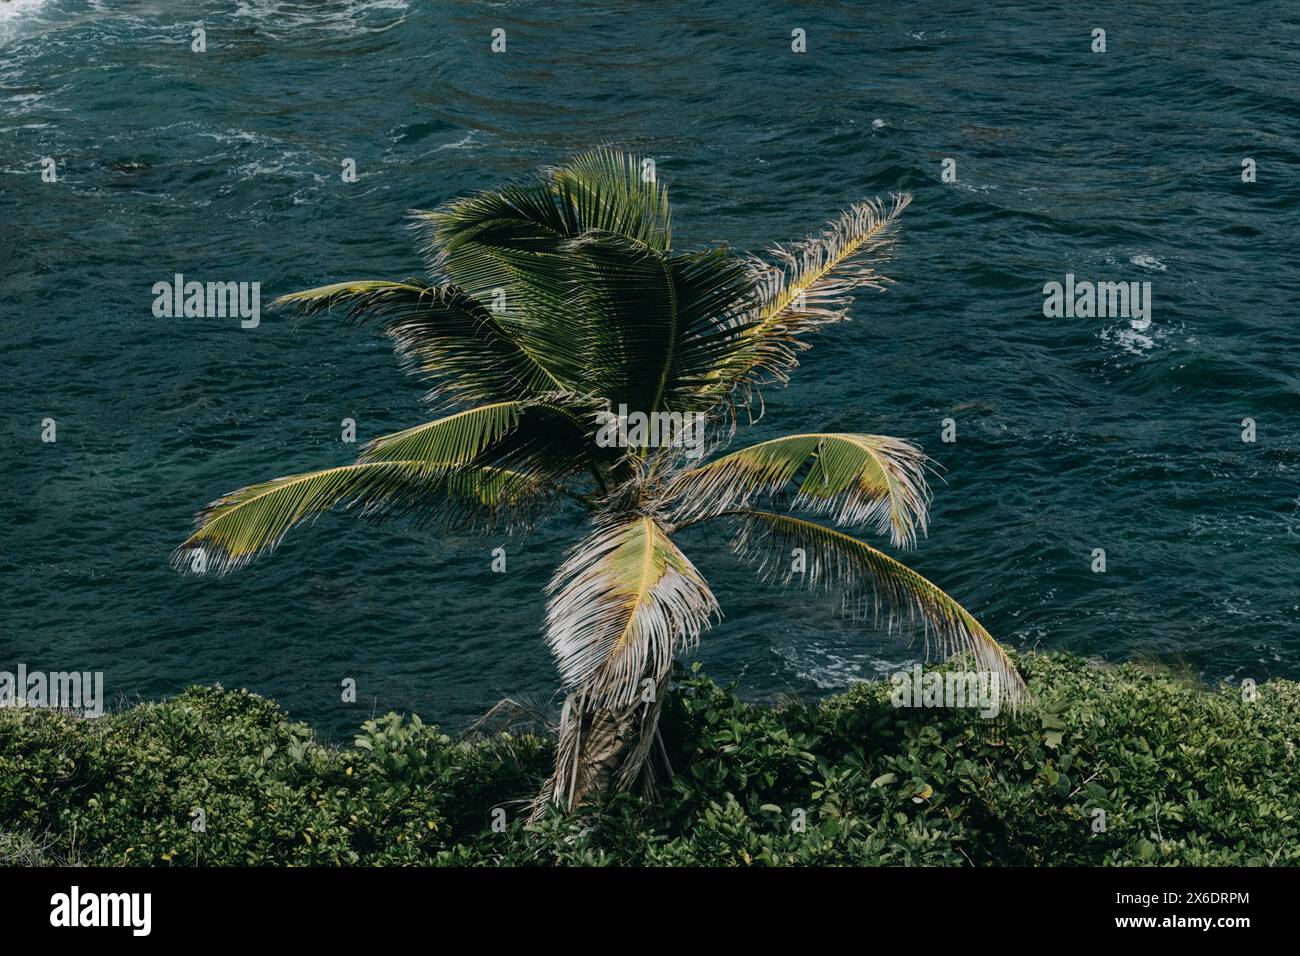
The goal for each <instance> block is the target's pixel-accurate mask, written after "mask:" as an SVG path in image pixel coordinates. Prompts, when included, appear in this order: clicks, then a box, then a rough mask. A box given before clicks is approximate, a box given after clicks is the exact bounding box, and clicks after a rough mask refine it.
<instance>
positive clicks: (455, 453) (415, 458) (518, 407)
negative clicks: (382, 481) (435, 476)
mask: <svg viewBox="0 0 1300 956" xmlns="http://www.w3.org/2000/svg"><path fill="white" fill-rule="evenodd" d="M525 407H526V406H525V404H524V403H523V402H495V403H493V404H491V405H480V406H478V407H476V408H470V409H466V410H465V411H463V412H457V413H456V414H454V415H448V416H447V417H446V418H439V419H437V420H435V421H431V422H425V423H424V424H422V425H415V426H413V427H411V428H405V429H403V430H402V431H400V432H394V433H393V434H391V435H381V436H380V437H379V438H376V439H374V440H373V441H371V442H369V443H368V444H366V445H365V446H364V447H363V448H362V449H361V454H360V455H359V456H358V460H359V461H363V462H368V461H408V462H414V463H416V464H417V465H418V466H419V467H420V468H421V469H436V468H449V467H454V466H456V465H464V464H467V463H469V462H471V461H473V460H474V459H476V458H477V457H478V456H479V455H481V454H482V453H483V452H484V451H485V450H486V449H488V448H490V447H491V446H492V445H495V444H496V443H497V442H499V441H500V440H501V439H502V438H504V437H505V436H506V435H508V434H509V433H510V432H511V431H513V430H514V429H515V428H516V427H517V426H518V425H519V416H520V413H521V412H522V411H523V409H524V408H525Z"/></svg>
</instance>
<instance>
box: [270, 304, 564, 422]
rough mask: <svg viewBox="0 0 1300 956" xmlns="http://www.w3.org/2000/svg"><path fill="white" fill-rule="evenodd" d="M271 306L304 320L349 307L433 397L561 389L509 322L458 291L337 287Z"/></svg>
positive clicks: (489, 397) (479, 397) (493, 396)
mask: <svg viewBox="0 0 1300 956" xmlns="http://www.w3.org/2000/svg"><path fill="white" fill-rule="evenodd" d="M272 304H273V305H277V306H280V305H287V306H293V307H295V308H297V309H298V310H299V311H300V312H301V313H302V314H303V315H305V316H312V315H317V314H319V313H321V312H324V311H326V310H329V309H332V308H335V307H344V308H346V309H347V317H348V320H349V321H352V322H377V323H379V324H380V325H382V326H383V328H384V331H385V332H386V333H387V334H388V336H389V337H390V338H391V339H392V340H393V345H394V348H395V350H396V352H397V354H398V356H399V357H400V358H401V359H402V360H403V363H404V365H405V366H406V368H407V369H408V370H409V371H413V372H416V373H417V374H419V375H421V376H422V377H424V378H426V379H428V380H430V381H432V382H433V383H434V388H433V390H432V391H431V392H430V397H431V398H436V397H440V396H444V395H445V396H447V397H450V398H454V399H457V400H460V401H467V402H468V401H473V402H482V401H494V400H500V399H505V398H516V399H522V398H527V397H532V396H537V395H541V394H546V393H548V392H552V391H555V390H557V389H560V390H562V389H563V388H564V386H563V384H562V383H561V382H560V381H559V380H558V379H557V378H556V376H555V375H554V374H553V372H552V371H551V370H550V369H548V368H547V367H546V366H545V365H544V364H543V363H542V362H540V361H539V360H538V359H537V358H536V357H535V356H533V355H531V354H529V352H528V351H527V349H526V347H525V344H524V343H523V342H521V341H520V338H519V336H517V335H516V334H514V333H513V330H512V329H511V328H509V326H508V325H507V324H506V323H504V322H503V321H501V320H500V318H499V317H498V316H497V315H496V314H495V313H493V312H492V311H491V310H490V309H489V308H487V307H485V306H484V305H483V304H482V303H481V302H479V300H477V299H475V298H474V297H473V296H472V295H471V294H469V293H468V292H466V291H465V290H464V289H461V288H459V287H457V286H454V285H439V286H429V285H424V284H423V283H420V282H416V281H413V280H409V281H406V282H389V281H382V280H360V281H353V282H335V283H332V284H331V285H325V286H320V287H319V288H315V289H307V290H305V291H302V292H294V293H290V294H289V295H283V296H280V297H279V298H278V299H276V300H275V301H274V302H273V303H272Z"/></svg>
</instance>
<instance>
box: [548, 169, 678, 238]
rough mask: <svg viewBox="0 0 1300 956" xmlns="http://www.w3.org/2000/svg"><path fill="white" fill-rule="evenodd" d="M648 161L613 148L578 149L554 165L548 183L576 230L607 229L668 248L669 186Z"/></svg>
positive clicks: (670, 225) (669, 220)
mask: <svg viewBox="0 0 1300 956" xmlns="http://www.w3.org/2000/svg"><path fill="white" fill-rule="evenodd" d="M653 170H654V166H653V165H652V161H651V160H648V159H644V158H641V157H637V156H631V155H628V154H625V153H620V152H616V151H614V150H612V149H606V148H603V147H602V148H600V149H593V150H590V151H589V152H586V153H583V154H582V155H581V156H579V157H578V158H577V159H575V160H573V161H572V162H570V163H568V164H567V165H565V166H561V167H560V168H558V169H556V170H553V171H552V173H551V182H552V183H553V186H554V189H555V191H556V193H557V195H558V197H559V199H560V201H561V203H563V204H564V205H565V206H567V207H568V208H569V209H571V210H572V212H573V215H574V218H575V219H576V220H577V222H578V223H580V227H579V228H580V231H581V232H584V233H585V232H608V233H613V234H615V235H619V236H623V237H624V238H626V239H630V240H632V241H634V242H637V243H638V244H640V245H643V246H645V247H646V248H647V249H652V250H654V251H656V252H667V251H668V250H669V249H670V248H671V247H672V209H671V207H670V206H669V205H668V190H667V189H666V188H665V187H664V186H663V185H662V183H660V181H659V178H658V176H657V174H655V173H654V171H653Z"/></svg>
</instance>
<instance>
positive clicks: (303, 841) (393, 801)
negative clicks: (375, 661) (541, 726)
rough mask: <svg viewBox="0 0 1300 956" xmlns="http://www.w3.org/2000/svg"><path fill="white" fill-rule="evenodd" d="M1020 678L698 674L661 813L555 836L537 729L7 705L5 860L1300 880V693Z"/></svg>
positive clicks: (257, 701)
mask: <svg viewBox="0 0 1300 956" xmlns="http://www.w3.org/2000/svg"><path fill="white" fill-rule="evenodd" d="M1018 663H1019V664H1020V666H1021V669H1022V672H1023V673H1024V675H1025V677H1026V679H1027V680H1028V682H1029V685H1030V688H1031V690H1032V691H1033V693H1034V695H1035V702H1034V704H1033V705H1032V706H1031V707H1030V708H1029V709H1028V710H1027V711H1026V712H1024V713H1022V714H1021V715H1019V716H1017V717H1011V716H1008V715H1003V716H1001V717H999V718H997V719H995V720H985V719H982V718H980V717H978V716H977V715H976V714H974V713H973V712H970V711H954V710H943V709H920V708H917V709H897V708H895V707H894V706H892V704H891V703H890V699H889V691H890V688H889V685H888V684H886V683H883V682H875V683H867V684H860V685H858V686H856V687H854V688H853V689H852V690H850V691H848V692H847V693H845V694H842V695H840V696H837V697H833V698H830V699H828V700H826V701H823V702H822V703H820V704H816V705H804V704H792V705H788V706H785V707H782V708H779V709H774V708H770V707H764V706H758V705H750V704H745V703H743V702H741V701H740V700H739V699H737V697H736V696H735V694H734V693H733V692H732V690H730V689H724V688H721V687H719V686H718V685H716V684H714V683H713V682H711V681H709V680H708V679H707V678H705V677H702V676H700V675H699V674H698V672H692V673H690V674H681V675H679V679H678V682H677V685H676V687H675V689H674V693H673V695H672V697H671V699H670V701H669V703H668V705H667V706H666V708H665V716H664V721H663V730H664V734H665V740H666V747H667V752H668V758H669V760H670V761H671V763H672V765H673V766H674V768H675V769H676V775H675V776H674V778H673V779H672V781H671V782H670V783H667V784H666V785H665V786H664V787H663V788H662V790H661V792H660V794H659V797H658V799H657V801H646V800H643V799H641V798H639V797H634V796H630V795H620V796H617V797H614V798H611V799H609V800H608V801H607V802H606V803H605V804H604V805H602V806H600V807H599V808H589V809H587V810H585V811H584V812H582V813H580V814H576V815H574V816H571V817H565V816H562V815H560V814H558V813H552V814H550V815H548V816H547V817H546V818H545V819H543V820H541V821H539V822H538V823H536V824H533V825H528V824H526V822H525V820H526V816H527V813H526V809H527V807H526V803H525V801H526V799H527V798H528V797H529V796H530V795H531V794H532V793H533V792H535V790H536V788H537V787H538V786H539V785H540V783H541V781H542V780H543V779H544V778H545V776H546V773H547V771H548V769H549V766H550V760H551V756H552V754H551V743H550V741H549V740H546V739H543V738H541V737H538V736H531V735H510V734H496V735H493V736H490V737H487V738H484V739H480V740H475V741H470V742H461V743H453V742H452V741H451V740H450V739H449V738H448V737H447V736H445V735H443V734H440V733H438V731H437V729H436V728H434V727H430V726H427V725H425V724H423V723H422V722H421V721H420V720H419V718H418V717H413V718H409V719H407V718H403V717H401V716H398V715H395V714H389V715H387V716H386V717H383V718H380V719H378V720H371V721H367V722H366V723H365V724H364V725H363V726H362V728H361V732H360V733H359V734H358V736H357V737H356V739H355V741H354V743H353V744H352V745H351V746H345V747H337V746H328V745H325V744H322V743H320V742H318V741H317V740H316V739H315V737H314V735H313V734H312V732H311V731H310V729H309V728H308V727H306V726H305V725H303V724H300V723H294V722H292V721H290V720H288V719H287V718H286V716H285V715H284V713H283V711H282V710H281V709H280V708H279V707H277V706H276V705H275V704H274V703H272V702H270V701H268V700H265V699H264V698H261V697H258V696H257V695H255V694H251V693H249V692H247V691H225V690H221V689H219V688H193V689H191V690H188V691H186V692H185V693H183V694H181V695H179V696H178V697H176V698H174V699H172V700H168V701H166V702H163V703H157V704H144V705H140V706H137V707H132V708H130V709H129V710H125V711H122V712H120V713H116V714H111V715H109V716H106V717H103V718H101V719H99V720H93V721H89V720H83V719H80V718H73V717H67V716H63V715H60V714H56V713H51V712H48V711H40V710H5V711H0V863H9V864H17V865H45V864H49V863H57V862H73V863H88V864H115V865H117V864H140V865H167V864H171V865H195V864H198V865H223V866H227V865H228V866H238V865H246V864H255V865H346V864H361V865H404V864H411V865H430V864H443V865H515V866H529V865H650V866H668V865H672V866H686V865H690V866H732V865H765V864H766V865H792V864H793V865H843V864H848V865H873V866H875V865H882V866H894V865H912V866H915V865H926V866H936V865H938V866H948V865H970V864H975V865H1016V866H1021V865H1029V866H1041V865H1090V866H1105V865H1142V864H1183V865H1192V866H1217V865H1229V864H1242V865H1269V864H1273V865H1297V864H1300V824H1297V812H1298V810H1300V795H1298V794H1297V792H1296V788H1295V786H1294V778H1295V771H1296V754H1295V751H1296V740H1297V739H1298V738H1300V685H1297V684H1295V683H1293V682H1289V681H1270V682H1268V683H1267V684H1264V685H1262V686H1261V687H1260V688H1259V689H1258V694H1257V696H1256V698H1255V699H1253V700H1244V699H1243V695H1242V694H1241V692H1240V691H1239V690H1237V689H1235V688H1220V689H1217V690H1207V689H1204V688H1200V687H1197V686H1194V685H1192V684H1189V683H1188V682H1187V681H1185V680H1181V679H1178V678H1176V677H1174V676H1172V675H1170V674H1168V673H1166V672H1161V671H1159V670H1155V669H1151V668H1143V667H1139V666H1136V665H1131V664H1130V665H1123V666H1120V667H1108V666H1094V665H1092V664H1089V663H1087V662H1085V661H1082V660H1080V659H1078V658H1075V657H1070V656H1066V655H1025V656H1022V657H1020V658H1019V660H1018ZM496 808H504V809H505V810H506V815H507V820H508V822H507V824H506V826H505V827H504V829H503V830H501V831H500V832H497V829H496V828H494V827H493V826H492V820H493V811H494V809H496ZM196 809H202V811H203V814H204V827H203V830H202V832H195V830H194V829H193V822H194V819H195V818H194V815H193V814H194V811H195V810H196ZM1103 815H1104V822H1105V826H1104V829H1102V828H1101V827H1100V826H1099V825H1098V823H1099V821H1100V819H1101V817H1102V816H1103Z"/></svg>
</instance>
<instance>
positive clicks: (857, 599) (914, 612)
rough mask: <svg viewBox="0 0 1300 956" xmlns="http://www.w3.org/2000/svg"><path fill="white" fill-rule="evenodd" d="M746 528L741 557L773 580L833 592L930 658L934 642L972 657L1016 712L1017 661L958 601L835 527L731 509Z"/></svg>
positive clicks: (853, 611) (1024, 692) (849, 608)
mask: <svg viewBox="0 0 1300 956" xmlns="http://www.w3.org/2000/svg"><path fill="white" fill-rule="evenodd" d="M730 516H731V517H734V518H735V519H736V521H737V522H739V524H740V533H739V535H738V536H737V538H736V541H735V549H736V552H737V553H738V554H740V555H742V556H744V557H747V558H750V559H752V560H755V561H756V562H757V563H758V565H759V571H760V574H762V575H763V576H764V577H766V578H767V579H768V580H773V581H777V582H779V583H783V584H786V585H790V584H794V585H796V586H801V587H804V588H807V589H809V590H811V591H821V592H823V593H825V594H828V595H831V596H832V597H834V598H835V599H836V600H837V602H838V603H839V605H840V607H841V608H842V609H843V610H844V611H845V612H846V613H848V614H850V615H851V616H852V617H853V618H854V619H858V618H859V617H863V616H865V617H866V618H868V619H869V620H871V621H872V622H873V623H877V624H878V623H880V622H881V621H882V620H883V622H884V623H885V625H886V626H887V627H888V628H890V629H891V630H892V629H893V628H895V627H897V626H901V627H903V628H904V629H906V630H908V631H910V632H912V633H917V632H919V633H920V634H921V635H922V637H923V639H924V641H925V648H926V653H927V655H928V654H929V652H930V646H931V643H934V644H935V645H937V648H938V650H939V653H940V654H941V655H942V656H944V657H949V656H952V655H953V654H969V655H971V656H972V657H973V658H974V660H975V662H976V666H977V667H978V668H979V669H980V670H982V671H985V672H988V673H992V674H995V675H997V678H998V686H999V688H1000V691H1001V694H1002V697H1003V699H1004V700H1005V702H1006V703H1007V705H1008V706H1009V707H1010V708H1011V709H1012V710H1013V711H1014V710H1017V709H1018V708H1019V707H1020V706H1021V704H1022V703H1023V702H1024V701H1025V699H1026V698H1027V697H1028V694H1029V691H1028V689H1027V688H1026V687H1025V683H1024V680H1023V679H1022V678H1021V677H1020V674H1019V672H1018V671H1017V670H1016V667H1015V665H1014V664H1012V663H1011V661H1010V659H1009V658H1008V657H1007V655H1006V652H1005V651H1003V650H1002V647H1001V645H999V644H998V642H997V641H995V640H994V639H993V637H992V635H990V634H989V632H988V631H987V630H985V629H984V626H983V625H982V624H980V622H979V621H977V620H976V619H975V617H974V616H973V615H971V613H970V612H969V611H967V610H966V609H965V608H964V607H962V606H961V605H960V604H959V603H957V601H956V600H954V599H953V598H952V597H949V596H948V594H946V593H945V592H944V591H942V590H940V589H939V588H938V587H937V586H936V585H934V584H933V583H931V582H930V581H929V580H928V579H926V578H924V577H922V576H921V575H920V574H918V573H917V572H915V571H913V570H912V569H911V568H909V567H908V566H907V565H905V564H903V563H901V562H900V561H898V560H896V559H894V558H892V557H890V556H889V555H887V554H885V553H884V552H883V551H878V550H877V549H875V548H873V547H871V545H869V544H867V543H865V542H863V541H859V540H858V539H856V538H853V537H850V536H849V535H846V534H844V533H843V532H840V531H836V530H834V529H833V528H826V527H823V526H822V525H818V524H814V523H812V522H810V521H804V520H802V519H800V518H791V517H788V516H786V515H778V514H773V513H771V512H766V511H749V512H732V513H730ZM793 548H802V549H803V550H804V554H805V560H806V568H805V569H804V570H803V571H802V572H797V571H795V570H794V569H793V566H792V561H791V558H790V555H791V551H792V549H793Z"/></svg>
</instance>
